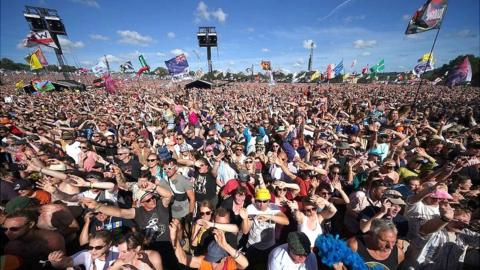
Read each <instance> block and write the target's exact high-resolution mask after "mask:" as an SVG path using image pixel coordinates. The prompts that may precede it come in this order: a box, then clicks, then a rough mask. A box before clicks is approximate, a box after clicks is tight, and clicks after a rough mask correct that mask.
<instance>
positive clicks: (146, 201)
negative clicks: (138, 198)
mask: <svg viewBox="0 0 480 270" xmlns="http://www.w3.org/2000/svg"><path fill="white" fill-rule="evenodd" d="M152 200H155V197H151V198H150V199H148V200H144V201H142V203H149V202H151V201H152Z"/></svg>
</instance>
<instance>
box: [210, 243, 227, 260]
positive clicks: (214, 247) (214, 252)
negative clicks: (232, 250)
mask: <svg viewBox="0 0 480 270" xmlns="http://www.w3.org/2000/svg"><path fill="white" fill-rule="evenodd" d="M227 255H228V254H227V252H226V251H225V250H224V249H223V248H221V247H220V246H219V245H218V243H217V242H216V241H212V242H210V244H209V245H208V249H207V255H205V260H207V261H208V262H212V263H216V262H218V261H220V260H221V259H223V258H224V257H227Z"/></svg>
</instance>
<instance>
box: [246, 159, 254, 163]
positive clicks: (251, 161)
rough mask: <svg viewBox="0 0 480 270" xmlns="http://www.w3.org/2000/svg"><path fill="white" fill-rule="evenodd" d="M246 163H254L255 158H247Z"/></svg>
mask: <svg viewBox="0 0 480 270" xmlns="http://www.w3.org/2000/svg"><path fill="white" fill-rule="evenodd" d="M245 163H253V160H246V161H245Z"/></svg>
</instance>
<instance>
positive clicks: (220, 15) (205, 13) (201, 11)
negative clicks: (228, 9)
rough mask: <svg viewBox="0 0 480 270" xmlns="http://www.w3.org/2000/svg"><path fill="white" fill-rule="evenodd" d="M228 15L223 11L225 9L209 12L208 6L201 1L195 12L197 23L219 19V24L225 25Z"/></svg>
mask: <svg viewBox="0 0 480 270" xmlns="http://www.w3.org/2000/svg"><path fill="white" fill-rule="evenodd" d="M227 16H228V14H227V13H225V12H224V11H223V9H221V8H218V9H217V10H216V11H209V10H208V6H207V4H205V2H203V1H200V2H199V3H198V6H197V10H196V12H195V22H197V23H199V22H201V21H202V20H206V21H209V20H210V17H213V18H215V19H217V20H218V21H219V22H221V23H223V22H225V21H226V19H227Z"/></svg>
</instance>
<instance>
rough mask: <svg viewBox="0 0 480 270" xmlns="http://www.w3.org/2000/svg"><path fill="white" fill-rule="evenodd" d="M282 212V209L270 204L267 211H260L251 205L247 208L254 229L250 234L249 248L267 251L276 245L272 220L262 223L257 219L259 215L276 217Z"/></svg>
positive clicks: (251, 229)
mask: <svg viewBox="0 0 480 270" xmlns="http://www.w3.org/2000/svg"><path fill="white" fill-rule="evenodd" d="M279 212H280V207H278V206H277V205H275V204H273V203H270V204H269V206H268V208H267V210H265V211H260V210H258V209H257V207H255V205H253V204H251V205H249V206H248V207H247V213H248V216H249V217H252V218H253V219H252V222H253V224H252V227H251V228H250V233H249V234H248V246H254V247H255V248H257V249H260V250H265V249H268V248H270V247H272V246H273V245H275V225H276V223H275V222H273V221H272V220H268V221H260V220H258V219H257V218H256V216H258V215H266V216H268V215H276V214H278V213H279Z"/></svg>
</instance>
